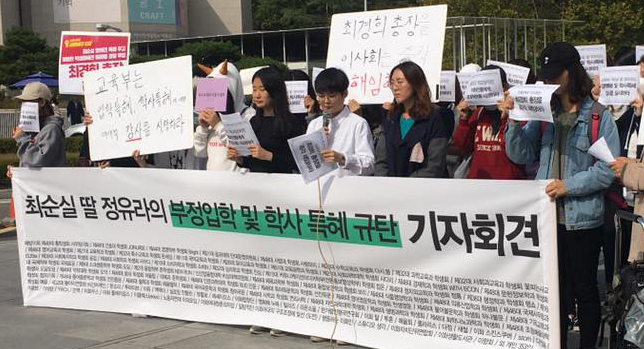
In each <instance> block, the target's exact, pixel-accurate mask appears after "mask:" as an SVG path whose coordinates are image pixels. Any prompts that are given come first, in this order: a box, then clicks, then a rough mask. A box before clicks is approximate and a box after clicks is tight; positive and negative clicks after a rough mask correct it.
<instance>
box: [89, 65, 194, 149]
mask: <svg viewBox="0 0 644 349" xmlns="http://www.w3.org/2000/svg"><path fill="white" fill-rule="evenodd" d="M160 72H163V73H160ZM84 84H85V102H86V103H87V110H89V112H90V114H91V115H92V117H93V121H94V123H93V124H91V125H90V126H89V140H90V142H89V147H90V154H91V159H92V161H98V160H105V159H113V158H119V157H125V156H132V153H133V152H134V151H135V150H140V151H141V154H152V153H161V152H164V151H171V150H179V149H186V148H191V147H193V145H194V144H193V138H192V137H193V133H194V131H193V128H192V123H193V120H192V113H193V107H192V105H193V104H192V61H191V58H190V56H183V57H177V58H170V59H164V60H159V61H153V62H149V63H141V64H134V65H131V66H127V67H120V68H113V69H110V70H96V71H92V72H88V73H86V74H85V78H84Z"/></svg>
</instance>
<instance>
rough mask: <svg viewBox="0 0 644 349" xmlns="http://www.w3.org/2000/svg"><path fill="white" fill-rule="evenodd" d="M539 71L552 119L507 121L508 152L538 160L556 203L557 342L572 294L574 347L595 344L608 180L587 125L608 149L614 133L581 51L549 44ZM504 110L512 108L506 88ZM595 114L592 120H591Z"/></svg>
mask: <svg viewBox="0 0 644 349" xmlns="http://www.w3.org/2000/svg"><path fill="white" fill-rule="evenodd" d="M540 63H541V77H542V78H543V80H544V81H545V82H546V83H548V84H557V85H559V88H558V89H557V90H556V91H555V93H554V95H553V98H552V110H553V118H554V123H552V124H551V123H543V122H541V121H530V122H528V123H527V124H526V125H525V126H523V127H522V126H521V124H520V123H519V122H516V121H513V120H511V121H510V123H509V124H508V128H507V129H506V137H505V139H506V151H507V154H508V157H509V158H510V160H512V161H513V162H515V163H518V164H525V163H528V162H530V161H535V160H537V161H539V170H538V172H537V177H536V179H541V180H550V183H549V184H548V185H547V187H546V190H545V191H546V194H547V195H548V196H550V198H551V200H553V201H555V202H556V205H557V223H558V224H557V247H558V257H559V287H560V312H561V348H564V349H565V348H566V347H567V343H566V339H567V336H566V334H567V330H568V327H567V323H568V314H573V313H574V301H573V300H576V302H577V306H578V308H577V309H578V310H577V314H578V317H579V328H580V348H582V349H589V348H595V341H596V339H597V334H598V331H599V324H600V303H599V291H598V289H597V267H598V263H599V247H600V243H601V227H602V225H603V223H604V193H603V192H604V190H605V189H606V188H608V187H609V186H610V185H611V183H612V182H613V180H614V178H615V177H614V175H613V173H612V171H611V170H610V168H609V167H608V165H607V164H606V163H605V162H603V161H599V160H597V159H595V158H594V157H593V156H591V155H590V154H588V148H589V147H590V145H591V144H590V143H591V136H590V135H591V129H590V128H591V127H592V125H597V126H599V130H598V135H597V136H598V138H597V139H600V138H601V137H604V139H605V140H606V144H607V145H608V148H609V149H610V152H611V153H612V154H613V156H615V157H616V156H618V155H619V135H618V133H617V127H616V126H615V122H614V121H613V118H612V117H611V114H610V112H609V111H608V110H607V109H606V108H605V107H604V106H602V105H601V104H599V103H597V102H595V101H594V100H593V99H592V98H591V89H592V87H593V83H592V80H591V79H590V77H589V76H588V74H587V73H586V70H585V69H584V67H583V66H582V65H581V62H580V57H579V53H578V52H577V50H576V49H575V47H574V46H572V45H570V44H568V43H563V42H559V43H553V44H550V45H548V47H546V48H545V49H544V50H543V52H542V53H541V58H540ZM501 105H502V109H503V110H504V112H508V110H509V109H511V108H512V107H513V100H512V98H511V97H510V96H509V95H506V98H505V100H504V101H503V103H501ZM593 119H594V120H595V121H592V120H593Z"/></svg>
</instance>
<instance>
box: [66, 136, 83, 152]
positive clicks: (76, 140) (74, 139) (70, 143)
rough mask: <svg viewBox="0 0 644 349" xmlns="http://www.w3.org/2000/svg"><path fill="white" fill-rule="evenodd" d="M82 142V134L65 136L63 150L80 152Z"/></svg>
mask: <svg viewBox="0 0 644 349" xmlns="http://www.w3.org/2000/svg"><path fill="white" fill-rule="evenodd" d="M82 142H83V135H80V134H79V135H74V136H71V137H67V138H65V151H66V152H68V153H78V152H80V148H81V143H82Z"/></svg>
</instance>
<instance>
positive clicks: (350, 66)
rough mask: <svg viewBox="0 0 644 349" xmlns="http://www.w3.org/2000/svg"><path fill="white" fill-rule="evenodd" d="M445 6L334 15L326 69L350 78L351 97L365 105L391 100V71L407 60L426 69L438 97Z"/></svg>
mask: <svg viewBox="0 0 644 349" xmlns="http://www.w3.org/2000/svg"><path fill="white" fill-rule="evenodd" d="M446 20H447V5H437V6H424V7H408V8H399V9H394V10H382V11H368V12H354V13H342V14H335V15H333V17H332V19H331V31H330V36H329V49H328V51H327V52H328V53H327V60H326V65H327V67H336V68H340V69H342V70H343V71H344V72H345V73H347V76H348V77H349V82H350V83H349V98H350V99H351V98H353V99H356V100H357V101H358V102H360V103H362V104H370V103H371V104H373V103H376V104H381V103H383V102H385V101H391V100H392V98H393V95H392V93H391V90H390V89H389V73H390V72H391V69H392V68H393V67H394V66H396V65H397V64H398V63H400V62H403V61H406V60H409V61H413V62H415V63H417V64H418V65H420V66H421V67H422V68H423V71H424V73H425V76H426V77H427V82H428V83H429V87H430V89H431V92H432V100H436V99H437V91H438V85H439V84H440V75H441V67H442V59H443V44H444V39H445V23H446Z"/></svg>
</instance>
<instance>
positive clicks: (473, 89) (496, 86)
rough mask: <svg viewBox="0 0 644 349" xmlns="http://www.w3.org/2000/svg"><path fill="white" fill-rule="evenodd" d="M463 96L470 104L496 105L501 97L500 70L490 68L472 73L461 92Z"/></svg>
mask: <svg viewBox="0 0 644 349" xmlns="http://www.w3.org/2000/svg"><path fill="white" fill-rule="evenodd" d="M459 78H460V76H459ZM463 98H464V99H465V101H467V103H468V104H469V105H471V106H483V105H496V104H497V102H498V101H499V99H501V98H503V84H502V83H501V72H500V71H499V70H498V69H492V70H481V71H479V72H476V73H474V76H473V77H472V78H471V79H470V81H469V82H468V83H467V88H466V90H465V92H463Z"/></svg>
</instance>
